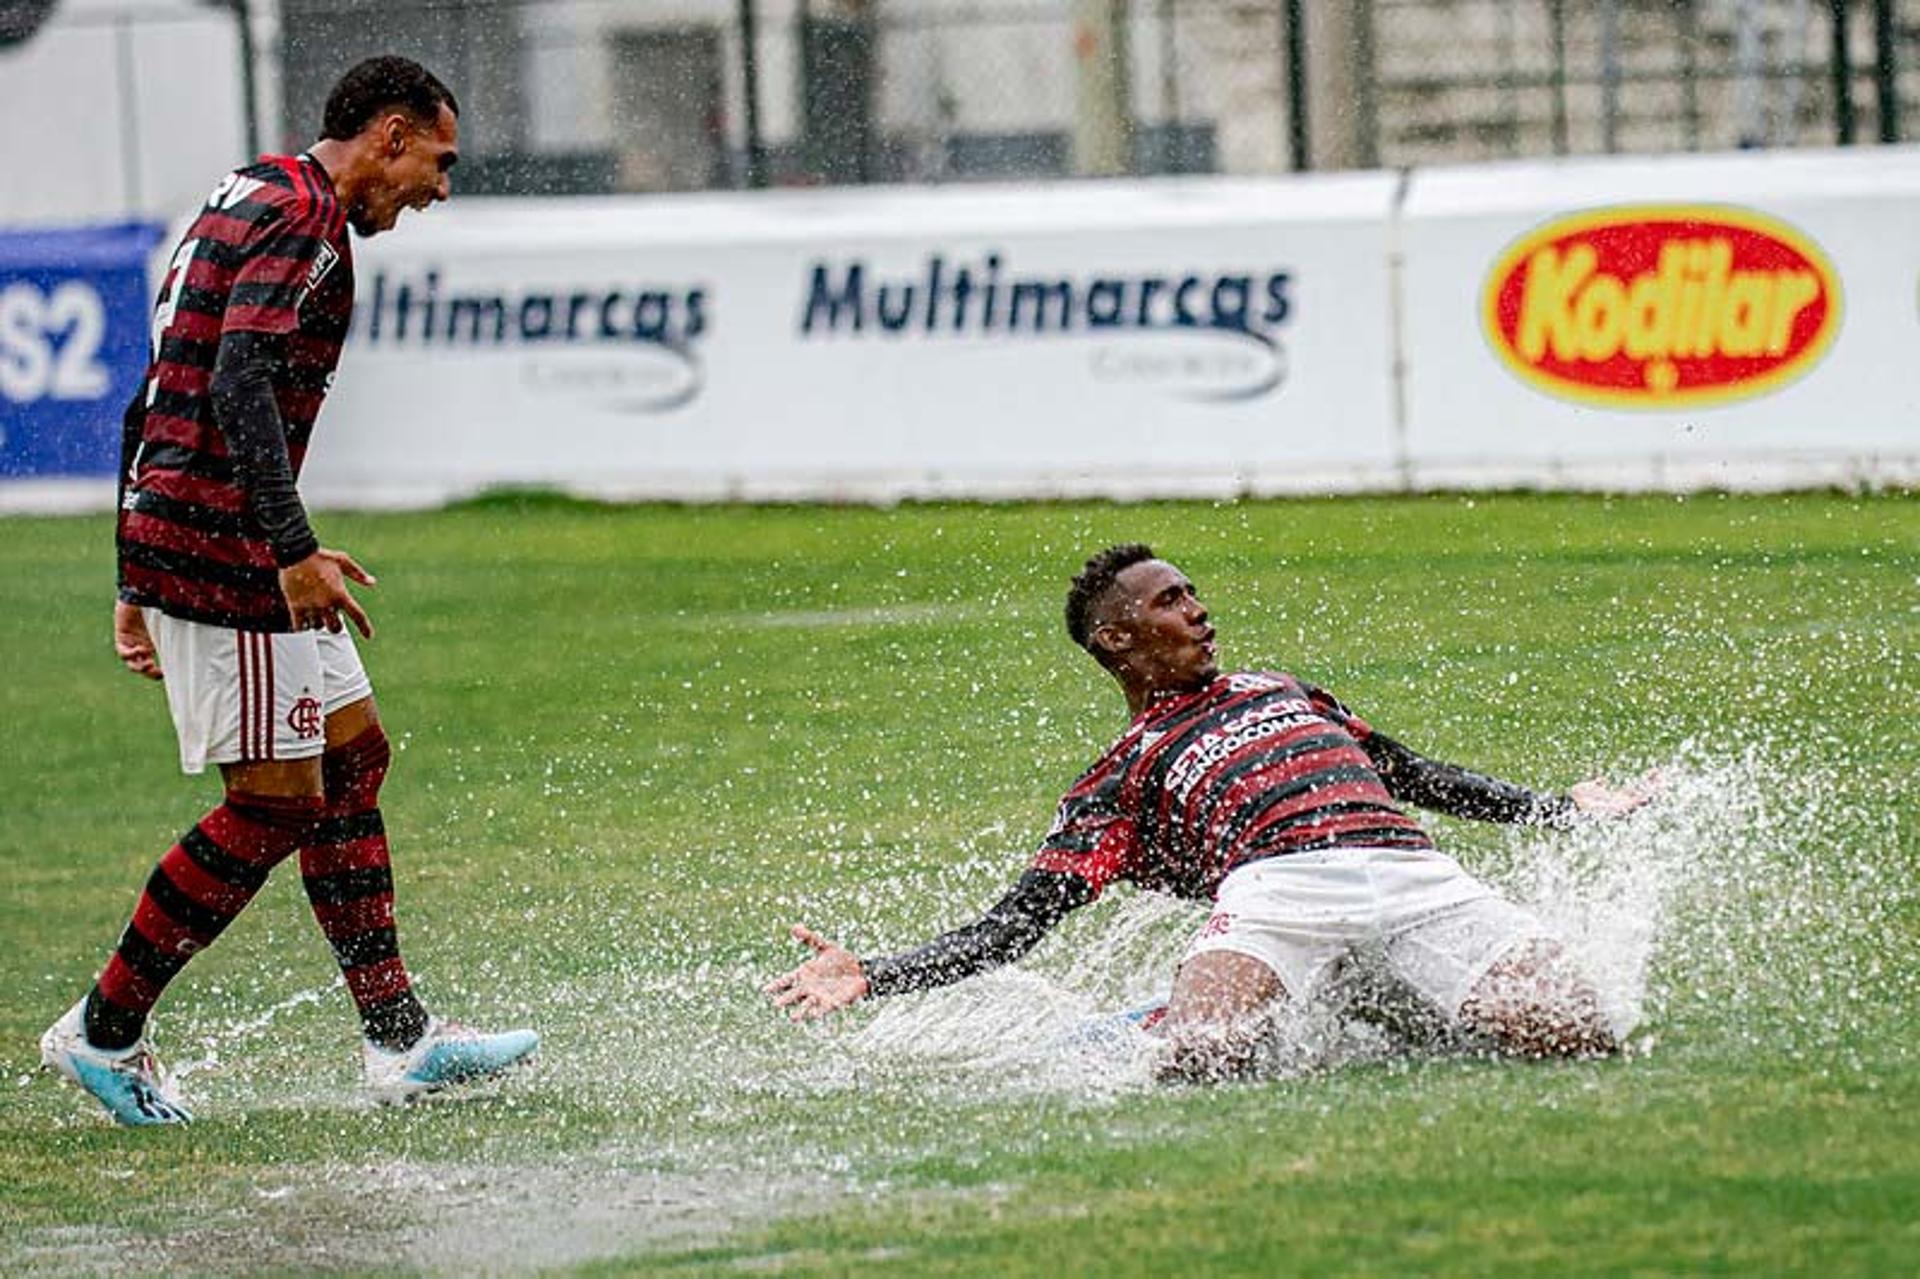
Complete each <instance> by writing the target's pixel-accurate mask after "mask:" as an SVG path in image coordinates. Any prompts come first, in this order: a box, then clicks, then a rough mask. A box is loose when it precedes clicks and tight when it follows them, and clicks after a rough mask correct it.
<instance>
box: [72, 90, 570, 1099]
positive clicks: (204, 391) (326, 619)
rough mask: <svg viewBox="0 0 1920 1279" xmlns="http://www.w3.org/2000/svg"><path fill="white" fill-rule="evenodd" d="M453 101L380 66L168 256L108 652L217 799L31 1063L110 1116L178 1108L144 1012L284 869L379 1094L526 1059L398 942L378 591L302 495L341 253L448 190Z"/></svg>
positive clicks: (131, 438)
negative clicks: (162, 688) (340, 980)
mask: <svg viewBox="0 0 1920 1279" xmlns="http://www.w3.org/2000/svg"><path fill="white" fill-rule="evenodd" d="M458 158H459V106H458V104H457V103H456V102H455V100H454V97H453V94H452V93H451V92H450V91H449V90H448V89H447V87H446V86H445V85H444V84H442V83H441V82H440V81H439V80H438V79H436V78H435V77H434V76H433V75H432V74H431V73H429V72H428V71H427V70H426V69H425V68H424V67H422V66H420V65H419V64H418V63H416V62H411V61H409V60H407V59H405V58H394V57H386V58H371V59H368V60H367V61H365V62H362V63H360V64H359V65H358V66H356V67H354V68H353V69H352V70H350V71H348V72H347V73H346V75H345V76H343V77H342V78H341V79H340V81H339V83H338V84H337V85H335V86H334V89H333V91H332V93H331V94H329V95H328V98H327V104H326V111H325V117H324V119H323V122H322V127H321V138H320V140H319V141H318V142H316V143H314V145H313V147H312V148H311V149H310V150H308V151H306V152H305V153H303V154H301V155H297V156H265V157H262V158H261V159H260V160H259V161H258V162H257V163H254V164H250V165H247V166H246V167H244V168H241V169H237V170H235V171H234V172H232V173H230V174H228V175H227V176H226V178H225V179H224V180H222V181H221V183H220V184H219V185H218V186H217V187H216V188H215V189H214V192H213V194H212V195H211V196H210V197H208V199H207V203H206V205H205V207H204V208H202V209H201V211H200V214H199V216H198V217H197V218H196V219H195V220H194V223H193V225H192V226H191V227H190V228H189V229H188V230H187V233H186V236H185V238H184V239H182V241H181V243H180V245H179V247H178V248H177V249H175V250H174V253H173V256H172V259H171V261H170V265H169V267H168V270H167V274H166V280H165V283H164V284H163V285H162V287H161V291H160V298H159V302H158V304H157V305H156V306H155V308H154V316H153V353H152V362H151V363H150V364H149V365H148V368H147V376H146V378H145V379H144V380H143V381H142V383H141V385H140V388H139V390H138V392H137V393H136V394H135V396H134V399H133V402H132V404H130V405H129V406H128V408H127V413H126V418H125V421H124V423H123V430H122V452H121V466H120V472H121V474H120V482H121V491H120V523H119V530H118V532H119V538H118V541H119V557H120V593H119V600H118V601H117V602H116V603H115V605H114V609H113V640H114V649H115V651H116V652H118V654H119V656H120V660H121V661H122V662H123V663H124V664H125V665H126V667H127V669H129V670H131V671H132V672H133V673H135V674H136V675H142V676H145V677H147V678H148V679H155V680H158V679H161V678H162V677H163V673H164V678H165V681H166V689H167V704H168V706H169V708H170V709H171V710H172V712H173V722H174V728H175V730H176V732H177V734H178V737H179V741H180V766H181V768H182V769H183V770H184V771H185V772H188V773H199V772H202V771H204V769H205V768H206V766H207V764H208V763H210V762H211V763H213V764H216V765H218V766H219V768H220V775H221V780H222V781H223V783H224V784H225V791H226V794H225V796H224V798H223V800H222V802H221V803H220V804H219V805H218V806H216V807H215V808H214V809H213V810H212V811H211V812H209V813H207V814H206V816H204V817H202V818H201V819H200V820H199V822H198V823H196V824H195V825H194V827H193V828H192V829H191V830H189V831H188V832H187V833H186V834H184V835H182V836H181V837H180V841H179V843H177V844H175V845H174V846H173V848H172V849H171V851H169V852H168V853H167V854H166V855H165V856H163V857H162V858H161V859H160V864H159V865H158V866H157V867H155V868H154V871H153V874H152V876H151V877H150V878H149V879H148V880H147V885H146V889H145V891H144V892H142V893H141V895H140V901H139V905H138V906H137V907H135V909H134V912H133V919H132V921H131V922H130V923H129V924H128V925H127V928H126V931H125V932H124V933H123V934H122V935H121V938H120V944H119V946H118V947H117V948H116V949H115V950H114V953H113V955H112V957H111V958H110V959H108V961H107V965H106V968H105V969H104V970H103V971H102V972H101V973H100V976H99V979H98V980H97V981H96V982H95V983H94V986H93V989H92V990H90V991H89V992H88V993H87V994H86V995H85V996H84V997H82V998H81V1000H80V1001H79V1002H78V1003H76V1004H74V1005H73V1007H72V1008H70V1009H68V1011H67V1013H66V1015H65V1016H63V1017H61V1018H60V1020H59V1021H57V1022H55V1023H54V1024H53V1025H52V1026H51V1027H50V1028H48V1030H47V1032H46V1034H45V1035H43V1036H41V1039H40V1055H41V1060H42V1061H43V1062H45V1063H46V1065H47V1066H49V1067H50V1068H52V1069H54V1070H56V1071H58V1072H59V1073H60V1074H61V1075H63V1076H65V1077H66V1078H67V1079H69V1080H71V1081H72V1082H74V1083H75V1084H77V1085H79V1086H80V1087H81V1088H83V1089H85V1090H86V1091H87V1092H88V1093H90V1094H92V1096H93V1097H94V1099H95V1100H96V1101H98V1102H99V1103H100V1104H101V1105H102V1106H104V1107H105V1108H106V1110H107V1112H108V1113H109V1114H111V1115H112V1116H113V1117H114V1118H115V1119H117V1120H119V1121H120V1122H121V1123H124V1124H170V1123H182V1122H185V1121H186V1120H187V1119H188V1117H189V1116H188V1112H187V1108H186V1106H185V1105H183V1104H182V1103H181V1100H180V1098H179V1097H178V1096H177V1095H176V1094H175V1091H174V1089H173V1087H172V1085H171V1083H170V1081H169V1079H168V1077H167V1075H166V1072H165V1071H164V1070H162V1069H161V1067H160V1064H159V1062H158V1060H157V1059H156V1058H155V1056H154V1054H153V1052H152V1050H151V1049H150V1048H149V1047H148V1046H147V1042H146V1037H145V1031H146V1024H147V1014H148V1013H149V1012H150V1011H151V1010H152V1008H153V1006H154V1004H155V1003H156V1002H157V1001H158V1000H159V998H160V995H161V993H162V992H163V991H164V990H165V989H166V988H167V985H168V983H169V982H171V981H172V980H173V979H174V977H175V976H177V975H178V974H179V972H180V970H181V969H182V968H183V967H184V966H185V965H186V963H187V961H188V960H190V959H192V958H193V957H194V956H195V955H197V954H199V953H200V952H201V951H203V950H205V949H206V948H207V947H208V946H211V945H212V944H213V943H214V941H215V939H217V938H218V937H219V936H220V934H221V933H222V932H223V931H224V930H225V929H226V927H227V925H229V924H231V923H232V922H233V920H234V917H235V916H237V915H238V914H239V913H240V912H241V911H242V910H243V909H245V907H246V905H247V903H248V902H249V901H251V900H252V899H253V896H254V894H255V893H257V892H258V891H259V890H260V888H261V886H262V885H263V884H265V883H266V881H267V876H268V874H269V873H270V872H271V871H272V870H273V868H274V867H275V866H277V865H278V864H279V863H281V862H283V861H285V860H286V859H287V858H289V857H292V856H293V855H294V854H295V853H298V854H299V860H300V876H301V880H302V882H303V883H304V885H305V887H306V890H307V897H308V899H309V900H310V901H311V902H312V904H313V913H314V917H315V919H316V920H318V922H319V924H320V930H321V932H323V933H324V934H325V935H326V938H327V941H328V942H329V943H330V944H331V945H332V948H333V953H334V957H335V958H336V959H337V960H338V961H339V964H340V970H341V973H342V975H343V976H344V978H345V980H346V985H347V990H348V992H349V993H350V994H351V995H352V996H353V1000H354V1003H355V1004H356V1005H357V1006H358V1008H359V1011H360V1021H361V1029H362V1030H363V1032H364V1034H365V1042H364V1044H363V1046H362V1061H363V1063H364V1066H365V1069H366V1080H367V1084H368V1086H369V1087H370V1088H371V1089H372V1091H373V1092H374V1094H375V1095H376V1096H377V1097H380V1098H382V1099H386V1100H404V1099H407V1098H410V1097H413V1096H416V1095H418V1094H421V1093H426V1092H432V1091H434V1090H436V1089H439V1088H442V1087H444V1086H446V1085H448V1084H453V1083H458V1082H461V1081H464V1080H468V1079H474V1078H478V1077H480V1076H484V1075H491V1074H494V1073H497V1072H498V1071H501V1070H504V1069H505V1068H506V1067H508V1066H510V1065H512V1064H513V1063H514V1062H516V1061H519V1060H521V1059H522V1058H524V1057H526V1056H527V1055H528V1054H530V1053H532V1052H533V1050H534V1048H535V1046H536V1045H537V1044H538V1043H539V1036H537V1035H535V1034H534V1033H533V1032H532V1031H531V1030H517V1031H508V1032H505V1033H500V1034H483V1033H481V1032H479V1031H475V1030H471V1029H468V1028H466V1027H462V1026H458V1025H456V1024H454V1023H451V1022H445V1021H441V1020H440V1019H439V1018H437V1017H433V1016H431V1015H430V1014H429V1013H428V1012H427V1010H426V1008H425V1007H423V1006H422V1005H421V1002H420V1000H419V998H418V997H417V996H416V995H415V994H414V991H413V985H412V982H411V980H410V979H409V977H408V975H407V968H406V965H405V964H404V963H403V962H402V961H401V958H400V945H399V941H398V939H397V938H396V936H395V932H394V917H393V875H392V870H391V861H390V858H389V856H388V850H387V835H386V827H385V824H384V822H383V821H382V818H381V815H380V806H379V798H380V788H381V784H382V782H383V781H384V780H385V778H386V774H387V765H388V762H389V760H390V759H391V755H392V750H391V748H390V746H389V745H388V742H387V737H386V733H385V732H384V731H383V730H382V728H381V726H380V717H379V715H378V714H377V713H376V712H375V709H374V702H373V686H372V684H371V683H370V682H369V681H368V679H367V673H366V670H365V669H364V668H363V667H362V666H361V664H360V656H359V653H358V652H357V651H356V650H355V648H354V644H353V639H352V637H351V636H350V635H348V634H347V631H346V627H345V624H344V622H343V620H342V619H343V618H349V619H351V620H352V622H353V624H354V625H355V626H356V627H358V628H359V630H360V632H361V634H363V635H366V636H368V637H371V636H372V634H373V627H372V624H371V623H370V622H369V621H368V619H367V614H366V611H365V609H363V608H362V607H361V606H360V604H359V602H358V601H356V600H355V599H354V597H353V594H352V593H351V592H350V591H349V590H348V589H347V585H346V583H347V582H348V581H354V582H359V583H362V584H363V585H368V586H370V585H372V584H373V578H372V577H371V576H369V575H368V574H367V572H366V571H365V570H364V569H362V568H361V567H360V566H359V565H358V564H357V563H355V562H354V560H353V559H352V557H350V556H348V555H347V554H345V553H344V552H342V551H337V550H328V549H325V548H323V547H322V546H321V545H320V542H319V539H318V538H316V537H315V536H314V533H313V530H312V528H311V526H310V525H309V524H308V523H307V513H306V509H305V507H304V505H303V504H302V503H301V500H300V494H299V491H298V489H297V488H296V487H295V477H296V476H297V475H298V474H299V471H300V463H301V461H302V459H303V458H304V457H305V455H306V451H307V442H308V440H309V438H310V436H311V434H312V431H313V426H314V419H315V418H316V417H317V416H318V414H319V412H320V404H321V401H322V400H323V399H325V397H326V394H327V391H328V389H329V388H330V387H331V386H332V385H333V374H334V367H335V365H337V364H338V363H339V360H340V348H341V344H342V342H344V341H345V339H346V336H347V327H348V321H349V317H350V316H351V315H352V313H353V250H352V245H351V244H350V243H349V242H348V239H347V227H348V226H352V227H353V229H354V230H355V231H357V232H359V233H360V234H361V235H363V236H367V235H376V234H378V233H380V232H382V231H386V230H389V229H391V228H392V227H393V225H394V223H395V222H396V221H398V219H399V217H400V214H401V212H402V211H403V210H407V209H425V208H428V207H430V206H431V205H433V204H435V203H437V202H438V201H441V200H445V199H446V198H447V197H448V195H449V194H450V193H451V186H450V183H449V179H448V170H450V169H451V168H452V167H453V164H454V162H455V161H456V160H457V159H458Z"/></svg>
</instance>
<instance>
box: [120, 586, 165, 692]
mask: <svg viewBox="0 0 1920 1279" xmlns="http://www.w3.org/2000/svg"><path fill="white" fill-rule="evenodd" d="M113 651H114V653H115V654H116V655H117V656H118V657H119V658H120V661H121V664H122V665H124V666H125V667H126V668H127V669H128V670H130V671H132V672H133V673H134V674H135V675H142V676H145V677H146V678H147V679H159V678H160V657H159V654H158V653H156V652H155V651H154V647H153V636H152V635H151V634H150V633H149V632H148V631H147V618H146V615H145V614H144V613H142V612H141V611H140V610H139V609H138V608H136V607H134V606H133V605H132V604H127V603H124V602H122V601H120V600H115V601H114V604H113Z"/></svg>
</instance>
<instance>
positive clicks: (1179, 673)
mask: <svg viewBox="0 0 1920 1279" xmlns="http://www.w3.org/2000/svg"><path fill="white" fill-rule="evenodd" d="M1113 598H1114V601H1115V603H1114V606H1113V607H1112V610H1111V612H1110V613H1109V618H1110V620H1109V621H1108V622H1106V623H1105V625H1107V626H1111V627H1113V628H1114V632H1113V634H1112V636H1111V639H1112V640H1113V641H1114V642H1115V643H1116V644H1117V645H1118V646H1119V647H1118V651H1119V652H1120V653H1121V654H1122V656H1123V658H1124V660H1125V662H1126V665H1127V666H1128V668H1129V669H1130V670H1131V671H1132V672H1133V673H1134V674H1135V675H1136V676H1137V677H1139V678H1142V679H1144V680H1146V681H1147V682H1149V683H1150V684H1152V685H1153V686H1154V687H1156V688H1181V689H1184V688H1198V687H1200V686H1201V685H1203V684H1205V683H1207V682H1208V681H1209V680H1211V679H1213V677H1214V676H1216V675H1218V674H1219V673H1220V667H1219V662H1218V649H1217V647H1216V645H1215V643H1214V638H1213V627H1212V626H1211V625H1209V624H1208V622H1207V606H1206V605H1205V604H1202V603H1201V602H1200V596H1199V595H1198V594H1197V593H1196V592H1195V591H1194V589H1193V583H1192V582H1190V581H1188V580H1187V575H1186V574H1185V573H1182V572H1181V571H1180V570H1179V569H1177V568H1175V567H1174V566H1173V565H1171V564H1168V563H1166V562H1165V561H1164V560H1147V561H1145V562H1143V563H1140V564H1135V565H1132V566H1131V567H1128V568H1125V569H1122V570H1121V572H1120V574H1119V576H1118V577H1116V578H1115V579H1114V597H1113Z"/></svg>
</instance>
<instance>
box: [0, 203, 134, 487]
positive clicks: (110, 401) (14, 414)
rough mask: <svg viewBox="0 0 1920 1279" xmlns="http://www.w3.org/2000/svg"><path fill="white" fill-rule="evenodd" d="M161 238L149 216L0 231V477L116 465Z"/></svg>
mask: <svg viewBox="0 0 1920 1279" xmlns="http://www.w3.org/2000/svg"><path fill="white" fill-rule="evenodd" d="M161 235H162V229H161V228H160V227H159V226H158V225H156V224H153V223H146V222H127V223H115V224H113V225H110V226H95V227H81V228H75V229H71V230H48V231H0V479H18V478H22V477H48V476H110V475H112V474H113V473H114V471H115V470H116V469H117V468H118V466H119V464H120V414H121V411H122V410H123V409H125V408H126V405H127V400H128V399H129V398H130V397H131V396H132V395H133V392H134V388H135V387H136V386H137V385H138V384H139V382H140V379H141V377H142V376H143V375H144V374H145V372H146V368H147V346H148V341H149V338H148V333H147V328H148V323H149V314H150V309H151V305H152V299H151V298H150V297H149V296H148V292H147V259H148V257H149V256H151V254H152V253H153V248H154V245H155V244H157V243H158V242H159V239H160V236H161Z"/></svg>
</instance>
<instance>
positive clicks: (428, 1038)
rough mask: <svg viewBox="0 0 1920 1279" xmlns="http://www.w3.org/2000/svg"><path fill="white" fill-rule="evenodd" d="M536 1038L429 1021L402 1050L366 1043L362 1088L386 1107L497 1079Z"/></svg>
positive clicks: (528, 1050) (527, 1052) (530, 1051)
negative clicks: (487, 1079) (453, 1087)
mask: <svg viewBox="0 0 1920 1279" xmlns="http://www.w3.org/2000/svg"><path fill="white" fill-rule="evenodd" d="M539 1046H540V1036H539V1035H537V1034H535V1033H534V1032H533V1031H531V1030H505V1031H501V1032H500V1033H498V1034H488V1033H487V1032H486V1031H483V1030H473V1029H471V1028H469V1027H466V1026H462V1025H460V1024H459V1023H458V1022H451V1021H441V1020H440V1019H439V1018H437V1017H436V1018H434V1019H433V1020H432V1021H430V1022H428V1023H427V1033H426V1034H424V1035H422V1036H420V1040H419V1042H418V1043H416V1044H414V1046H413V1047H411V1048H409V1049H407V1050H406V1051H405V1052H393V1051H391V1050H389V1049H386V1048H382V1047H380V1045H378V1044H376V1043H373V1042H371V1041H368V1042H367V1043H365V1044H364V1045H363V1046H362V1055H363V1057H364V1060H365V1062H366V1068H367V1089H368V1090H369V1091H370V1092H372V1093H373V1096H374V1099H375V1100H376V1101H380V1102H383V1103H386V1104H388V1105H397V1104H399V1103H402V1102H408V1101H412V1100H413V1099H414V1098H415V1097H424V1096H425V1095H427V1094H428V1093H433V1092H438V1091H440V1090H441V1089H442V1088H445V1087H448V1086H449V1085H452V1084H464V1083H471V1082H473V1081H474V1080H476V1079H485V1078H487V1077H489V1076H491V1075H497V1074H499V1073H500V1072H501V1071H503V1070H506V1069H507V1068H508V1067H510V1066H513V1065H516V1064H518V1063H519V1062H521V1061H524V1060H526V1059H527V1058H528V1057H530V1056H532V1055H533V1051H534V1049H536V1048H538V1047H539Z"/></svg>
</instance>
